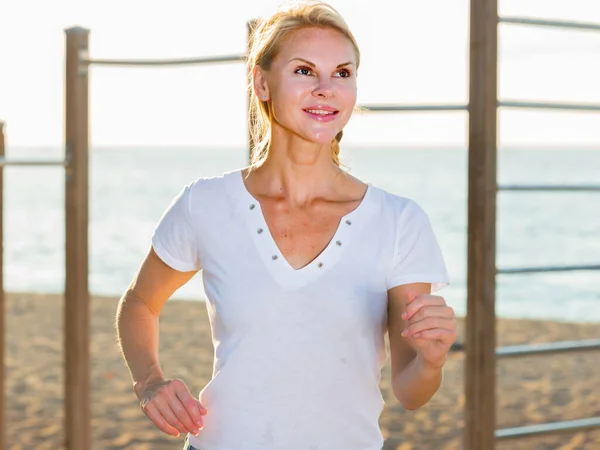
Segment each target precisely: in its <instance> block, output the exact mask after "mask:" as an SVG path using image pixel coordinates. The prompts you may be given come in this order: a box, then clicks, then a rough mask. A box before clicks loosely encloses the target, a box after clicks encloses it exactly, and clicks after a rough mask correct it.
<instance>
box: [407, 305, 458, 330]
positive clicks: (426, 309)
mask: <svg viewBox="0 0 600 450" xmlns="http://www.w3.org/2000/svg"><path fill="white" fill-rule="evenodd" d="M408 314H409V313H408V312H404V314H402V318H403V319H404V320H406V321H407V322H408V325H410V324H412V323H416V322H418V321H420V320H423V319H425V318H427V317H450V318H454V310H453V309H452V308H451V307H450V306H446V305H425V306H422V307H421V308H419V309H418V310H417V311H416V312H414V313H412V315H411V316H410V317H407V316H408Z"/></svg>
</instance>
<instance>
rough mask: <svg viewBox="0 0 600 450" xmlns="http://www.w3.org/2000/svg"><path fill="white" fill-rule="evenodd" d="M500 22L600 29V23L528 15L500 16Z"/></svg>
mask: <svg viewBox="0 0 600 450" xmlns="http://www.w3.org/2000/svg"><path fill="white" fill-rule="evenodd" d="M498 21H499V22H500V23H514V24H518V25H538V26H542V27H554V28H575V29H579V30H593V31H600V24H598V23H585V22H574V21H570V20H546V19H531V18H527V17H500V18H499V19H498Z"/></svg>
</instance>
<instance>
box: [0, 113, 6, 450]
mask: <svg viewBox="0 0 600 450" xmlns="http://www.w3.org/2000/svg"><path fill="white" fill-rule="evenodd" d="M5 154H6V138H5V136H4V122H0V158H2V157H4V156H5ZM5 333H6V304H5V297H4V168H3V167H2V166H0V448H6V422H5V420H6V415H5V413H4V412H5V411H6V396H5V390H6V366H5V365H4V363H5V354H4V348H5V346H6V339H5Z"/></svg>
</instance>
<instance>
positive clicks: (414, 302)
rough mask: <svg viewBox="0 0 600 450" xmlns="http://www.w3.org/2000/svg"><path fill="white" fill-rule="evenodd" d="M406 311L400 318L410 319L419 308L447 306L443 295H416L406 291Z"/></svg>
mask: <svg viewBox="0 0 600 450" xmlns="http://www.w3.org/2000/svg"><path fill="white" fill-rule="evenodd" d="M406 304H407V306H406V311H405V312H404V314H402V318H403V319H405V320H410V319H411V318H412V317H413V316H414V315H415V314H416V313H417V312H418V311H419V310H421V309H422V308H424V307H427V306H447V305H446V301H445V300H444V298H443V297H440V296H438V295H416V294H415V293H414V292H413V291H409V292H408V296H407V302H406Z"/></svg>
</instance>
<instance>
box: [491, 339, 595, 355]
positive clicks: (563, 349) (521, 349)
mask: <svg viewBox="0 0 600 450" xmlns="http://www.w3.org/2000/svg"><path fill="white" fill-rule="evenodd" d="M583 350H600V339H584V340H580V341H562V342H549V343H544V344H527V345H508V346H505V347H498V348H497V349H496V358H513V357H517V356H531V355H544V354H555V353H568V352H574V351H583Z"/></svg>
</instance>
